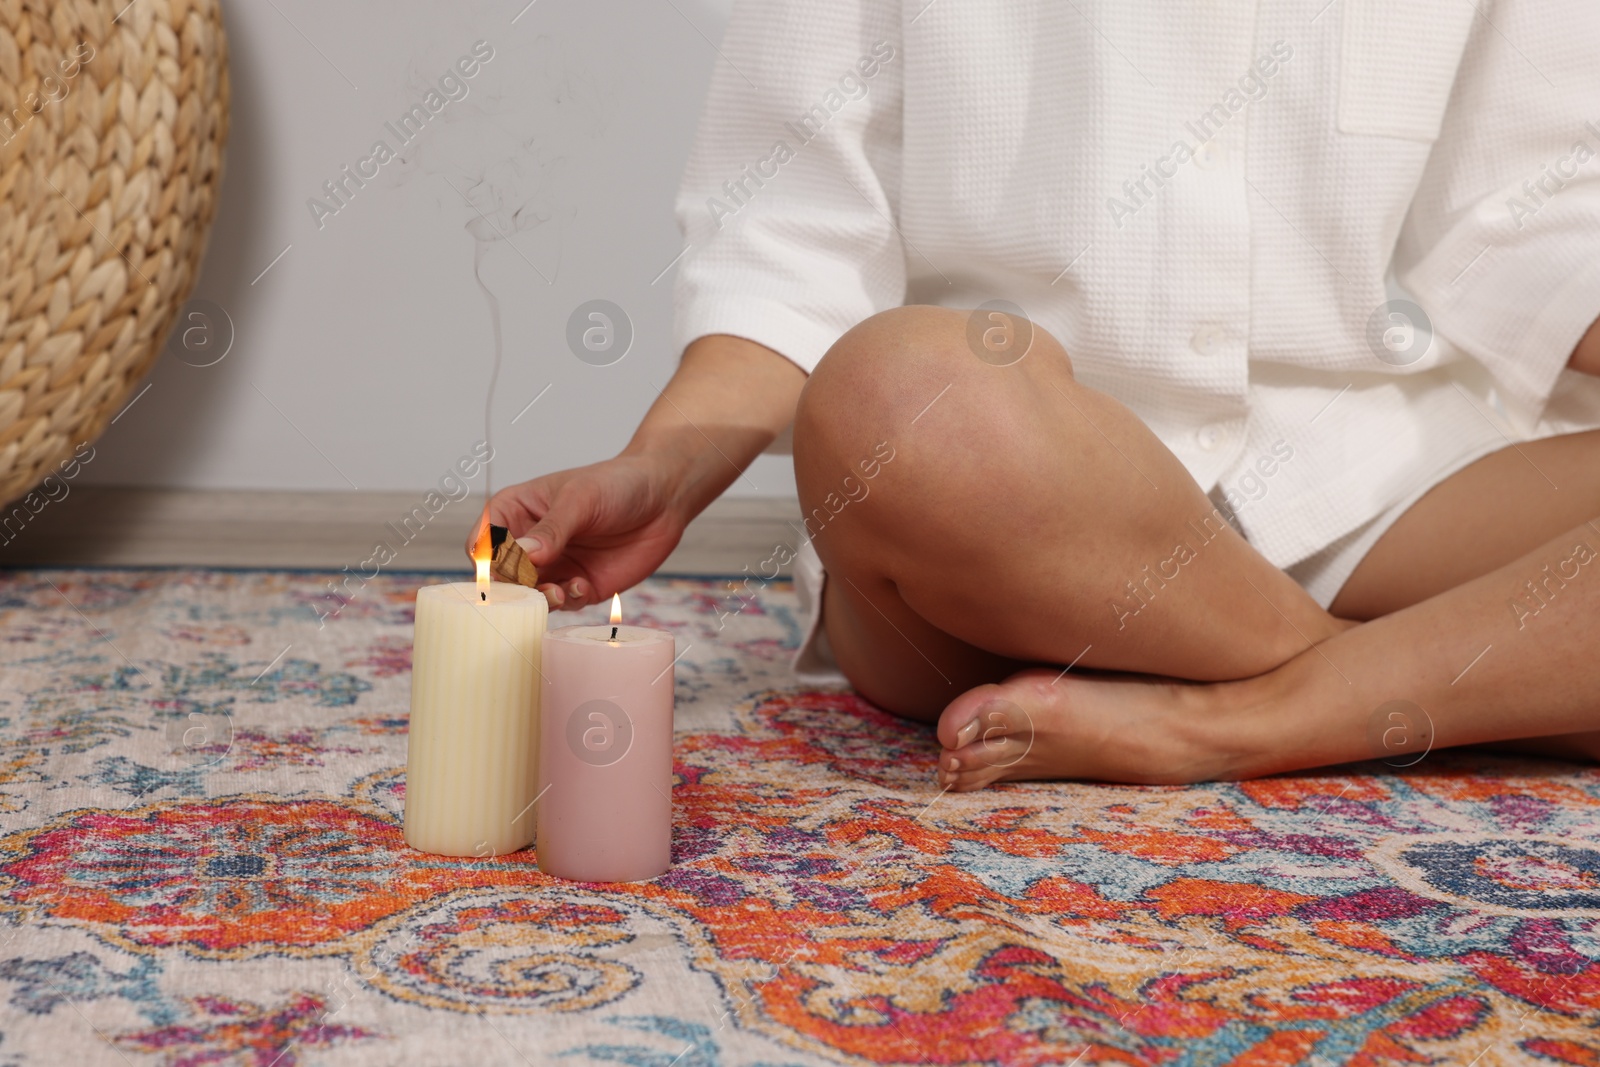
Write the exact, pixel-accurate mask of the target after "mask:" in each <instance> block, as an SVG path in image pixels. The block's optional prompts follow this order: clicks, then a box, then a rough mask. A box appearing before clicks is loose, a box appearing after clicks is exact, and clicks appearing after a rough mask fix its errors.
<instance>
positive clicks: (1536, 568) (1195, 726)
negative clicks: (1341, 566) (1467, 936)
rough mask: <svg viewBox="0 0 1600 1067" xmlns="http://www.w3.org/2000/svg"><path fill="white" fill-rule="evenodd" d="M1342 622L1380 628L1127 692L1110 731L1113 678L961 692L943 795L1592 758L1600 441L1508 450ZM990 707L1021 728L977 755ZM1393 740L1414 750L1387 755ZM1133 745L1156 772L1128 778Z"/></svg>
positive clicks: (1439, 505)
mask: <svg viewBox="0 0 1600 1067" xmlns="http://www.w3.org/2000/svg"><path fill="white" fill-rule="evenodd" d="M1530 464H1533V465H1534V466H1530ZM1541 472H1542V473H1541ZM1526 475H1531V476H1532V477H1533V478H1535V479H1537V480H1538V481H1539V483H1540V485H1542V486H1544V488H1543V489H1540V488H1538V487H1535V486H1533V485H1532V484H1531V482H1530V481H1528V480H1527V477H1526ZM1546 476H1548V477H1549V479H1550V482H1554V483H1555V485H1557V486H1560V488H1559V489H1552V488H1550V482H1546V481H1545V477H1546ZM1491 516H1493V517H1494V521H1490V517H1491ZM1574 516H1577V518H1575V517H1574ZM1584 516H1590V517H1589V518H1584ZM1540 525H1543V526H1544V527H1545V529H1544V530H1543V531H1540V530H1538V526H1540ZM1552 526H1554V527H1556V528H1557V529H1559V530H1560V531H1561V532H1558V533H1555V534H1554V536H1551V529H1550V528H1551V527H1552ZM1535 538H1542V539H1543V540H1542V543H1540V542H1537V541H1535V540H1534V539H1535ZM1530 542H1532V544H1531V546H1530ZM1507 553H1512V554H1513V556H1512V558H1510V559H1509V560H1505V559H1504V558H1503V557H1504V556H1505V554H1507ZM1451 582H1458V583H1459V584H1456V585H1454V586H1453V587H1446V588H1444V589H1443V590H1442V591H1435V590H1436V589H1437V587H1438V586H1440V585H1448V583H1451ZM1418 598H1422V599H1418ZM1405 601H1410V603H1404V602H1405ZM1402 605H1403V606H1402ZM1335 608H1336V610H1348V611H1350V612H1352V613H1354V614H1363V615H1364V614H1369V613H1376V612H1384V614H1381V615H1379V616H1378V617H1377V618H1374V619H1372V620H1371V621H1368V622H1365V623H1361V624H1358V625H1353V626H1352V627H1351V628H1349V629H1348V630H1346V631H1345V632H1343V633H1340V634H1338V635H1337V636H1335V637H1333V638H1330V639H1329V640H1326V641H1323V642H1321V643H1320V644H1319V645H1318V646H1317V647H1316V648H1314V649H1311V650H1308V651H1307V652H1305V653H1303V654H1301V655H1299V656H1296V657H1295V658H1294V659H1293V660H1291V661H1290V662H1288V663H1286V664H1284V665H1283V666H1282V667H1281V668H1278V669H1276V670H1274V671H1271V672H1269V673H1267V674H1265V675H1262V676H1260V677H1258V678H1252V679H1248V680H1244V681H1238V682H1230V683H1222V684H1217V685H1208V686H1173V685H1170V684H1164V683H1159V682H1152V681H1149V680H1143V681H1137V682H1136V681H1129V680H1124V681H1123V682H1122V683H1121V686H1120V691H1121V699H1122V701H1123V703H1124V705H1126V706H1125V707H1124V708H1123V709H1122V711H1123V714H1122V717H1121V721H1120V722H1119V723H1118V724H1117V725H1116V726H1115V727H1113V728H1108V727H1107V726H1106V724H1105V723H1103V722H1101V721H1099V720H1098V715H1097V709H1098V708H1099V707H1101V706H1102V705H1103V704H1104V702H1105V700H1106V696H1105V692H1104V690H1106V689H1107V688H1108V685H1109V683H1107V682H1106V681H1104V680H1095V679H1070V678H1069V679H1066V680H1064V681H1063V683H1062V684H1061V685H1058V686H1055V687H1053V688H1047V686H1046V681H1047V678H1046V677H1045V674H1046V672H1041V671H1037V670H1026V671H1023V672H1020V673H1019V674H1017V675H1014V676H1013V677H1012V678H1010V679H1008V680H1007V681H1006V682H1005V683H1003V684H1002V685H1000V686H988V687H980V688H979V689H977V690H974V691H973V692H970V693H967V694H963V696H962V697H961V698H958V700H957V701H956V702H954V703H953V704H952V707H951V709H949V710H947V711H946V713H945V718H944V719H943V720H942V721H941V724H940V738H941V740H943V742H944V744H945V746H946V747H947V748H948V749H950V750H951V751H950V752H948V753H947V754H946V756H945V757H944V761H943V768H942V771H941V775H942V780H943V781H944V782H945V784H947V785H949V786H951V787H952V788H957V789H971V788H979V787H981V786H982V785H984V784H987V783H988V782H990V781H995V780H997V779H1001V778H1024V777H1089V778H1110V779H1114V780H1131V781H1185V780H1195V779H1203V778H1246V777H1254V776H1257V775H1262V774H1271V773H1275V772H1280V771H1288V770H1295V769H1300V768H1306V767H1315V766H1323V765H1326V764H1332V763H1341V762H1346V761H1350V760H1360V759H1369V758H1374V757H1390V758H1393V757H1405V756H1406V755H1407V752H1408V751H1409V752H1415V751H1418V748H1417V746H1418V745H1419V744H1423V745H1431V747H1432V748H1442V747H1447V746H1452V745H1468V744H1474V745H1482V744H1491V743H1492V744H1493V745H1494V747H1497V748H1509V749H1514V750H1519V751H1529V752H1535V753H1540V754H1548V755H1557V756H1562V757H1566V758H1576V759H1589V760H1594V759H1600V656H1597V655H1596V652H1597V651H1600V434H1593V433H1589V434H1576V435H1570V436H1567V437H1562V438H1552V439H1549V440H1546V441H1539V442H1533V443H1530V444H1525V445H1522V446H1520V452H1519V451H1518V450H1516V449H1507V450H1506V451H1505V452H1502V453H1496V454H1495V455H1492V456H1490V457H1487V458H1486V459H1485V460H1482V461H1480V462H1479V463H1478V464H1476V465H1474V466H1472V467H1469V468H1467V469H1466V470H1464V471H1462V472H1460V473H1459V474H1457V475H1455V476H1454V477H1453V478H1451V479H1449V480H1447V481H1446V482H1444V483H1441V485H1440V486H1439V487H1438V488H1436V489H1435V490H1434V492H1432V493H1430V494H1429V495H1428V496H1427V497H1424V498H1423V500H1422V501H1420V502H1419V503H1418V504H1417V505H1416V507H1414V508H1413V509H1411V510H1410V511H1408V512H1407V514H1406V515H1405V516H1403V517H1402V519H1401V520H1400V521H1399V522H1397V523H1396V524H1395V526H1394V527H1393V528H1392V529H1391V531H1390V534H1389V535H1387V536H1386V537H1385V538H1384V539H1383V540H1381V541H1380V542H1379V543H1378V545H1377V546H1375V547H1374V550H1373V552H1372V553H1371V554H1370V555H1369V557H1368V560H1367V562H1365V563H1363V565H1362V566H1361V568H1360V569H1358V570H1357V572H1356V574H1355V576H1353V577H1352V579H1351V580H1350V582H1349V583H1347V584H1346V586H1345V589H1344V590H1343V591H1342V592H1341V595H1340V597H1339V598H1338V600H1336V601H1335ZM995 696H999V697H1001V698H1003V699H1005V700H1006V701H1008V703H1009V708H1010V709H1019V708H1020V709H1023V710H1022V712H1021V714H1020V715H1019V713H1018V712H1017V711H1015V710H1012V714H1011V718H1016V719H1025V720H1026V721H1023V722H1021V725H1020V726H1019V727H1018V728H1017V729H1015V730H1012V729H1011V728H1010V723H1009V721H1007V720H1005V717H1004V716H1002V717H1001V721H1000V722H999V726H1000V728H999V729H994V728H992V726H986V732H987V733H988V734H989V737H988V740H987V744H984V745H978V744H974V743H972V739H971V738H958V737H957V736H956V732H957V731H956V728H957V727H958V726H959V725H960V722H965V721H970V720H971V719H973V718H974V717H976V713H977V710H978V708H979V707H981V706H982V704H983V702H984V700H985V699H992V698H993V697H995ZM958 716H959V717H960V722H958V721H957V719H958ZM985 722H986V723H987V722H988V720H985ZM1391 727H1394V728H1397V729H1398V730H1400V733H1399V734H1398V735H1397V739H1398V740H1399V741H1401V742H1403V743H1405V744H1406V745H1407V746H1409V747H1408V749H1407V750H1406V751H1399V750H1396V749H1395V748H1394V747H1390V746H1388V745H1386V743H1385V737H1386V731H1389V730H1390V728H1391ZM1133 737H1137V738H1140V741H1139V745H1140V746H1143V747H1148V746H1150V745H1151V744H1155V747H1156V752H1155V756H1154V757H1153V758H1147V759H1146V760H1145V762H1144V763H1143V764H1132V763H1130V760H1129V758H1128V754H1127V752H1126V751H1125V748H1126V745H1125V742H1126V741H1127V739H1129V738H1133ZM1147 738H1160V739H1162V740H1161V741H1160V742H1159V743H1155V742H1150V741H1147V740H1144V739H1147ZM1519 739H1520V740H1519ZM1024 751H1025V752H1026V755H1025V756H1023V755H1021V754H1022V753H1023V752H1024ZM1013 760H1016V762H1015V763H1013V762H1012V761H1013ZM1147 766H1148V767H1153V768H1154V773H1149V771H1148V770H1147Z"/></svg>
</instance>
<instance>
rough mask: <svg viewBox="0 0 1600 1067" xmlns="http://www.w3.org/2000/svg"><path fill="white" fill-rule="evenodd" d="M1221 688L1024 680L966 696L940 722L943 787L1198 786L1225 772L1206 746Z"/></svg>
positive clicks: (1108, 679) (1087, 678) (1154, 681)
mask: <svg viewBox="0 0 1600 1067" xmlns="http://www.w3.org/2000/svg"><path fill="white" fill-rule="evenodd" d="M1217 689H1218V686H1216V685H1196V684H1192V683H1188V682H1175V681H1169V680H1165V679H1160V678H1153V677H1150V676H1147V675H1137V674H1080V673H1071V674H1068V673H1064V672H1061V671H1057V670H1053V669H1040V668H1030V669H1028V670H1024V671H1019V672H1018V673H1016V674H1013V675H1012V676H1011V677H1009V678H1007V679H1006V680H1005V681H1004V682H1001V683H999V684H998V685H980V686H978V687H977V688H975V689H971V690H968V691H967V692H965V693H963V694H962V695H961V696H959V697H957V698H956V699H955V700H953V701H951V703H950V705H949V706H948V707H946V708H945V709H944V712H943V713H942V714H941V715H940V716H939V731H938V733H939V743H940V744H941V745H942V746H943V747H944V752H942V753H941V754H940V757H939V785H940V786H941V787H943V788H945V789H949V790H951V791H953V792H968V791H971V790H974V789H982V788H983V787H984V786H986V785H989V784H990V783H991V782H999V781H1027V780H1039V779H1062V778H1076V779H1092V780H1099V781H1111V782H1134V783H1142V784H1151V785H1158V784H1175V783H1181V782H1197V781H1205V780H1206V779H1209V778H1213V777H1216V776H1217V775H1219V774H1221V773H1223V772H1224V771H1225V769H1226V766H1227V759H1226V757H1225V754H1223V753H1222V752H1220V751H1218V750H1214V748H1213V746H1212V745H1211V744H1210V743H1209V742H1208V741H1206V740H1204V739H1203V737H1202V733H1203V730H1202V728H1203V727H1206V726H1209V725H1212V724H1214V722H1215V712H1216V711H1217V710H1218V709H1217V706H1216V700H1215V692H1216V690H1217Z"/></svg>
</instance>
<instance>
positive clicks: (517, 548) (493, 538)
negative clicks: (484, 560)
mask: <svg viewBox="0 0 1600 1067" xmlns="http://www.w3.org/2000/svg"><path fill="white" fill-rule="evenodd" d="M488 536H489V552H490V563H489V574H490V576H491V577H492V578H493V579H494V580H495V581H497V582H513V583H515V584H517V585H525V586H527V587H528V588H529V589H532V588H534V587H535V586H537V585H538V584H539V568H538V567H535V566H534V565H533V561H532V560H531V559H529V558H528V554H527V553H526V552H524V551H523V550H522V546H521V545H519V544H517V542H516V540H515V539H514V538H513V537H512V536H511V531H510V530H508V529H506V528H505V527H504V526H495V525H493V524H491V525H490V526H489V529H488ZM480 543H481V542H480Z"/></svg>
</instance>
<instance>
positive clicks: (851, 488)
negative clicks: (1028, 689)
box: [795, 307, 1341, 720]
mask: <svg viewBox="0 0 1600 1067" xmlns="http://www.w3.org/2000/svg"><path fill="white" fill-rule="evenodd" d="M968 321H969V317H968V315H967V313H965V312H958V311H952V310H948V309H943V308H934V307H907V308H900V309H897V310H895V311H892V312H886V313H884V314H881V315H877V316H874V317H873V318H871V319H869V320H867V321H866V322H864V323H862V324H861V325H859V326H857V327H856V328H855V329H853V330H851V331H850V332H849V333H847V334H846V335H845V336H844V337H843V338H841V339H840V341H839V342H838V343H837V344H836V345H835V346H834V347H833V349H832V350H831V351H830V352H829V353H828V355H827V356H826V357H824V359H823V360H822V362H821V364H820V365H819V366H818V367H817V369H816V371H815V372H814V373H813V374H812V376H811V378H810V380H809V381H808V382H807V384H806V387H805V391H804V392H803V393H802V394H801V398H800V409H799V413H798V415H797V418H796V421H795V472H796V480H797V482H798V485H799V489H800V499H801V506H802V509H803V510H804V512H805V514H806V516H807V523H808V529H809V531H810V533H811V535H812V537H813V542H814V544H815V546H816V549H817V552H818V554H819V555H820V556H821V558H822V560H823V563H824V564H825V565H826V567H827V569H828V573H829V583H828V587H827V592H826V595H825V600H824V610H823V618H824V622H825V625H826V627H827V633H828V636H829V638H830V642H831V644H832V645H833V648H834V650H835V653H836V654H837V656H838V658H839V661H840V665H841V667H842V668H843V670H844V672H845V674H846V675H847V676H848V677H849V678H850V679H851V681H852V682H853V683H854V684H855V685H856V687H857V688H858V689H859V690H860V691H861V692H862V693H863V694H864V695H866V696H867V697H869V698H870V699H872V700H873V701H875V702H877V703H879V704H880V705H881V706H883V707H885V708H887V709H889V710H891V711H894V712H897V713H899V714H902V715H907V716H912V717H917V718H922V719H927V720H931V719H933V718H935V717H937V716H938V715H939V713H940V712H941V711H942V710H944V709H945V708H946V707H947V705H949V704H950V702H951V701H952V700H954V699H955V698H956V697H957V696H958V695H959V694H960V693H962V692H964V691H966V690H968V689H971V688H972V687H974V686H977V685H979V684H981V683H984V682H994V681H999V680H1001V679H1002V678H1004V677H1006V676H1007V675H1008V674H1010V673H1012V672H1014V671H1015V670H1016V669H1017V668H1018V667H1020V666H1022V665H1025V664H1028V663H1040V662H1044V663H1057V664H1061V665H1063V666H1065V665H1067V664H1070V663H1076V664H1077V665H1078V666H1079V667H1080V668H1089V667H1098V668H1109V669H1118V670H1129V671H1141V672H1147V673H1154V674H1162V675H1168V676H1173V677H1182V678H1192V679H1203V680H1217V679H1233V678H1243V677H1248V676H1251V675H1255V674H1259V673H1262V672H1264V671H1267V670H1270V669H1271V668H1273V667H1275V666H1277V665H1279V664H1281V663H1284V662H1285V661H1287V660H1288V659H1290V658H1291V657H1293V656H1294V655H1295V654H1297V653H1298V652H1300V651H1302V650H1304V649H1305V648H1307V647H1308V646H1309V645H1310V644H1311V643H1313V642H1314V641H1319V640H1322V639H1325V638H1327V637H1329V636H1331V635H1332V634H1334V633H1336V632H1337V631H1338V630H1339V629H1341V626H1340V624H1339V623H1338V622H1337V620H1335V619H1333V618H1332V617H1331V616H1330V615H1329V614H1328V613H1327V612H1325V611H1323V610H1322V609H1321V608H1320V607H1319V606H1318V605H1317V604H1316V603H1315V602H1314V601H1313V600H1312V599H1311V598H1310V597H1309V596H1308V595H1307V594H1306V593H1305V592H1304V591H1303V590H1302V589H1300V587H1299V586H1297V585H1296V584H1295V583H1294V582H1293V581H1292V580H1291V579H1289V578H1288V576H1287V575H1285V574H1284V573H1283V572H1282V571H1280V570H1278V569H1277V568H1276V567H1273V566H1272V565H1271V564H1270V563H1268V562H1267V561H1266V560H1265V559H1263V558H1262V557H1261V556H1260V554H1259V553H1257V552H1256V551H1255V550H1254V549H1253V548H1251V547H1250V545H1249V544H1248V543H1247V542H1246V541H1245V540H1244V539H1243V538H1242V537H1240V536H1239V535H1238V534H1237V533H1235V532H1234V530H1233V529H1232V528H1231V527H1229V526H1228V525H1227V523H1226V522H1225V521H1224V520H1223V519H1222V518H1221V516H1220V515H1219V514H1218V513H1217V512H1216V510H1215V508H1214V507H1213V506H1212V503H1211V501H1210V500H1209V499H1208V498H1207V497H1206V495H1205V494H1204V493H1203V492H1202V491H1201V490H1200V488H1199V486H1197V485H1196V484H1195V482H1194V480H1193V479H1192V478H1191V477H1190V476H1189V474H1188V472H1187V471H1186V470H1185V469H1184V467H1183V465H1182V464H1181V463H1179V462H1178V460H1177V458H1176V457H1175V456H1173V455H1172V453H1171V452H1170V451H1168V449H1167V448H1166V447H1165V446H1164V445H1163V444H1162V443H1161V442H1160V440H1159V439H1157V438H1156V436H1155V435H1154V434H1152V433H1151V432H1150V431H1149V429H1148V428H1146V427H1145V425H1144V424H1143V423H1142V422H1140V420H1139V419H1138V418H1137V417H1136V416H1134V415H1133V413H1132V412H1130V411H1129V410H1128V409H1127V408H1125V407H1123V406H1122V405H1121V404H1119V403H1117V402H1116V401H1114V400H1112V399H1111V398H1110V397H1107V396H1105V395H1104V394H1102V393H1099V392H1096V391H1095V390H1093V389H1090V388H1087V387H1085V386H1084V385H1082V384H1081V383H1079V382H1077V381H1076V380H1075V379H1074V377H1073V374H1072V366H1071V363H1070V361H1069V360H1068V358H1067V355H1066V353H1065V352H1064V351H1063V350H1062V349H1061V346H1060V345H1059V344H1058V343H1056V341H1055V340H1054V339H1053V338H1051V337H1049V336H1048V335H1047V334H1045V333H1044V331H1043V330H1038V329H1035V330H1034V332H1033V338H1032V342H1031V346H1030V347H1029V348H1028V350H1027V354H1026V355H1025V356H1023V357H1022V358H1021V359H1020V360H1018V361H1017V362H1015V363H1012V364H1010V365H1007V366H999V365H996V364H995V363H994V362H992V361H986V360H985V359H983V358H980V356H979V355H978V354H977V352H975V351H974V349H973V348H972V347H971V346H969V342H968V329H967V327H968ZM1023 326H1024V328H1025V326H1026V324H1023ZM885 456H889V457H892V458H889V459H887V460H885V459H884V458H883V457H885ZM869 473H870V474H871V476H870V477H868V474H869Z"/></svg>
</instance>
